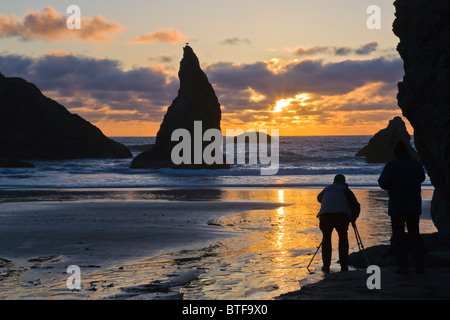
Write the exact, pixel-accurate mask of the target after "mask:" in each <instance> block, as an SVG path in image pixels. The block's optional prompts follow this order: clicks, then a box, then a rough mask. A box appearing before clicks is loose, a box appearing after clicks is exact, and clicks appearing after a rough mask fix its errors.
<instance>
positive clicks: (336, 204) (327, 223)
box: [317, 174, 360, 273]
mask: <svg viewBox="0 0 450 320" xmlns="http://www.w3.org/2000/svg"><path fill="white" fill-rule="evenodd" d="M317 201H319V202H320V203H321V208H320V211H319V213H318V215H317V216H318V217H319V219H320V223H319V228H320V230H321V231H322V234H323V239H322V261H323V266H322V271H324V272H326V273H328V272H330V264H331V251H332V247H331V235H332V233H333V229H336V231H337V233H338V236H339V263H340V265H341V271H347V270H348V249H349V245H348V225H349V224H350V222H351V223H353V224H354V223H355V221H356V219H357V218H358V217H359V213H360V204H359V202H358V200H357V199H356V197H355V195H354V193H353V192H352V191H351V190H350V189H349V188H348V185H347V183H346V182H345V176H343V175H342V174H338V175H336V176H335V177H334V182H333V184H331V185H329V186H327V187H326V188H325V189H323V190H322V192H320V193H319V195H318V196H317Z"/></svg>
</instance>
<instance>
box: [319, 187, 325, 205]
mask: <svg viewBox="0 0 450 320" xmlns="http://www.w3.org/2000/svg"><path fill="white" fill-rule="evenodd" d="M324 191H325V189H323V190H322V192H320V193H319V194H318V195H317V201H319V202H320V203H322V199H323V194H324Z"/></svg>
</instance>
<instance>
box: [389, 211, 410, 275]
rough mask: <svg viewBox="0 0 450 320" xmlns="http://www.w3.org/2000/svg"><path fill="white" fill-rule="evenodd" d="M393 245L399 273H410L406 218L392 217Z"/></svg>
mask: <svg viewBox="0 0 450 320" xmlns="http://www.w3.org/2000/svg"><path fill="white" fill-rule="evenodd" d="M391 226H392V244H393V247H394V253H395V258H396V259H397V264H398V267H399V269H398V270H397V272H398V273H408V272H409V271H408V243H407V239H406V234H405V217H404V216H392V217H391Z"/></svg>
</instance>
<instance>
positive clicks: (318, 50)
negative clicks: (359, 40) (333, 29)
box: [293, 42, 378, 56]
mask: <svg viewBox="0 0 450 320" xmlns="http://www.w3.org/2000/svg"><path fill="white" fill-rule="evenodd" d="M377 48H378V43H377V42H369V43H366V44H363V45H361V46H360V47H358V48H352V47H344V46H343V47H336V46H314V47H297V48H295V49H294V50H293V52H294V53H295V54H296V55H297V56H315V55H334V56H348V55H351V54H356V55H368V54H370V53H372V52H375V51H376V50H377Z"/></svg>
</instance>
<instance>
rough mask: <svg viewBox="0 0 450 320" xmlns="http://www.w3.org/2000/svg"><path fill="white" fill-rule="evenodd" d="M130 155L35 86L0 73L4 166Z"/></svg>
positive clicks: (0, 155)
mask: <svg viewBox="0 0 450 320" xmlns="http://www.w3.org/2000/svg"><path fill="white" fill-rule="evenodd" d="M131 156H132V154H131V152H130V151H129V150H128V149H127V147H125V146H124V145H122V144H120V143H118V142H116V141H114V140H111V139H109V138H107V137H106V136H105V135H104V134H103V133H102V132H101V131H100V129H99V128H97V127H96V126H94V125H92V124H91V123H89V122H88V121H86V120H84V119H82V118H81V117H80V116H78V115H76V114H72V113H70V112H69V111H68V110H67V109H66V108H65V107H63V106H62V105H60V104H59V103H57V102H56V101H54V100H52V99H50V98H48V97H46V96H44V95H43V94H42V93H41V91H40V90H39V89H38V88H37V87H36V86H35V85H34V84H32V83H29V82H27V81H26V80H24V79H22V78H9V77H5V76H3V75H2V74H1V73H0V158H2V159H7V161H6V160H5V161H3V162H5V163H6V164H4V166H12V165H15V166H17V165H21V164H20V161H19V160H20V159H28V160H37V159H41V160H57V159H75V158H130V157H131ZM14 163H16V164H14Z"/></svg>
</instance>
